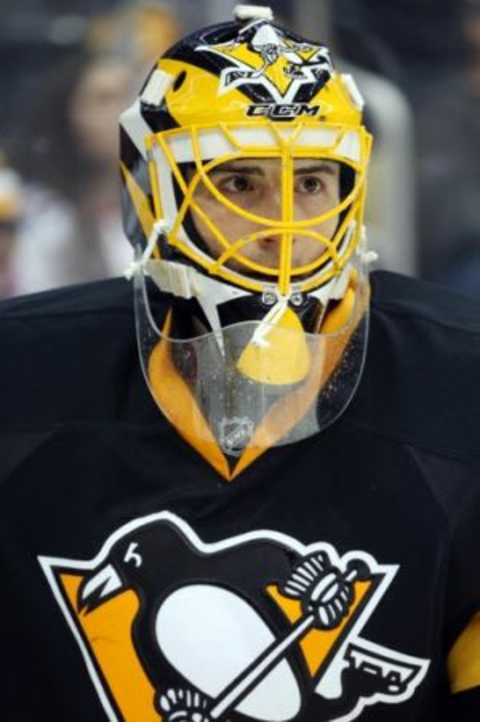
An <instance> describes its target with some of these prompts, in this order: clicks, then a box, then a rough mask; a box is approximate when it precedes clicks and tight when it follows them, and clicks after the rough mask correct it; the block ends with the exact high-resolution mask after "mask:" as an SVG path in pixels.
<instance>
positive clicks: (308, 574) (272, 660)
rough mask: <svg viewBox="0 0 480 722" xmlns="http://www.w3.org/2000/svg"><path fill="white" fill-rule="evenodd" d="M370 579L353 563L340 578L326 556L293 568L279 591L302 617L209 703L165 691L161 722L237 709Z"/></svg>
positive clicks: (197, 720)
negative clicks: (355, 586)
mask: <svg viewBox="0 0 480 722" xmlns="http://www.w3.org/2000/svg"><path fill="white" fill-rule="evenodd" d="M370 577H371V573H370V570H369V569H368V567H367V565H366V564H365V563H364V562H361V561H355V562H352V563H350V564H349V565H348V567H347V570H346V571H345V572H344V573H343V572H341V571H340V569H338V568H337V567H335V566H334V565H332V564H331V562H330V560H329V558H328V556H327V554H326V553H325V552H319V553H316V554H312V555H310V556H308V557H306V558H305V559H303V560H302V561H301V562H300V564H298V565H297V566H296V567H295V569H294V571H293V572H292V574H291V576H290V577H289V579H288V581H287V583H286V584H285V585H284V587H283V589H282V592H283V593H284V594H285V595H287V596H289V597H293V598H296V599H298V600H299V601H300V603H301V606H302V612H303V614H302V616H301V617H300V619H299V620H298V621H297V622H296V623H295V624H294V626H293V627H292V629H291V631H290V632H289V633H288V634H287V635H286V636H285V637H283V638H282V639H279V640H276V641H275V642H273V643H272V644H271V645H270V646H269V647H267V648H266V649H265V650H264V651H263V652H262V653H261V654H259V655H258V656H257V657H256V658H255V659H254V660H253V661H252V662H251V663H250V665H248V667H246V669H244V670H243V671H242V672H241V673H240V674H239V675H238V676H237V677H236V678H235V679H233V680H232V682H230V684H229V685H227V687H226V688H225V689H224V690H223V691H222V692H221V693H220V694H219V695H218V696H217V698H216V699H215V700H213V702H212V701H211V700H209V699H208V698H206V697H204V696H203V695H201V694H200V693H199V692H196V691H192V690H189V689H187V690H185V689H173V688H170V689H168V690H167V691H166V692H165V693H164V694H161V695H160V698H159V707H160V709H161V711H162V713H164V719H165V721H166V722H180V720H181V722H213V721H214V720H219V719H221V718H222V716H223V715H225V714H226V713H227V712H228V711H230V710H232V709H234V708H235V707H237V706H238V705H239V704H240V703H241V701H242V700H243V699H244V698H245V697H246V696H247V695H248V694H249V693H250V692H251V690H252V689H253V688H254V687H255V686H256V685H257V684H258V683H259V682H260V681H261V680H262V679H263V678H264V677H265V676H266V675H267V674H268V673H269V672H270V671H271V670H272V669H273V668H274V667H275V666H276V665H277V664H278V663H279V661H280V660H281V659H282V658H283V657H284V655H285V654H286V652H287V651H288V650H289V649H290V648H291V647H292V645H294V644H295V643H296V642H299V641H301V639H303V637H304V636H305V635H306V634H307V633H308V632H309V631H310V630H312V629H319V630H325V631H326V630H331V629H334V628H335V627H337V626H338V625H339V624H340V623H341V622H342V620H343V619H344V618H345V617H346V616H347V615H348V613H349V610H350V608H351V606H352V604H353V601H354V597H355V594H354V589H353V583H354V581H356V580H359V581H360V580H367V579H369V578H370Z"/></svg>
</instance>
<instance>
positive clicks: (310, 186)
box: [295, 175, 325, 195]
mask: <svg viewBox="0 0 480 722" xmlns="http://www.w3.org/2000/svg"><path fill="white" fill-rule="evenodd" d="M324 190H325V183H324V181H323V179H322V178H321V177H320V176H319V175H302V176H300V177H299V178H297V179H296V182H295V192H296V193H304V194H305V195H318V194H319V193H323V191H324Z"/></svg>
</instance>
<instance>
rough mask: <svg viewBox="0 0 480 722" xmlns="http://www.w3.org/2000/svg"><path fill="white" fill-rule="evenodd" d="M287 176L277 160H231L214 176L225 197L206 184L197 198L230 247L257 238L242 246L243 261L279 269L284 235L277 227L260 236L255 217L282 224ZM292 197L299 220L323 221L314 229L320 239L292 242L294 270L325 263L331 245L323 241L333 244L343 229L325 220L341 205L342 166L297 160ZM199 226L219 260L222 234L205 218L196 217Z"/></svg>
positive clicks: (297, 237) (233, 262)
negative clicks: (321, 258) (322, 257)
mask: <svg viewBox="0 0 480 722" xmlns="http://www.w3.org/2000/svg"><path fill="white" fill-rule="evenodd" d="M282 175H283V173H282V163H281V161H280V160H279V159H276V158H248V159H247V158H245V159H237V160H232V161H227V162H225V163H222V164H221V165H219V166H216V167H215V168H213V169H212V170H211V171H210V173H209V178H210V181H211V183H212V184H213V186H214V187H215V189H216V190H217V191H218V193H219V196H218V195H214V194H213V193H212V192H211V191H210V189H209V188H208V187H207V186H205V185H204V184H199V185H198V186H197V188H196V191H195V195H194V200H195V202H196V203H197V204H198V207H199V208H201V209H202V211H204V212H205V214H206V215H207V216H208V218H209V219H210V220H211V221H212V222H213V225H214V227H215V228H216V229H218V231H220V233H221V234H222V236H224V238H225V239H226V240H227V241H228V242H229V243H235V242H236V241H237V240H238V239H248V238H250V239H252V240H251V241H250V242H247V243H246V244H245V245H244V246H243V247H242V249H241V257H244V258H246V259H248V260H251V261H253V262H254V263H256V264H260V265H262V266H266V267H268V268H277V267H278V265H279V262H280V255H281V238H282V234H281V232H280V231H276V229H275V228H271V229H270V231H269V232H268V233H266V234H265V233H261V234H260V235H258V231H261V230H262V227H261V226H259V224H258V223H255V222H254V221H253V220H251V217H249V216H251V215H252V214H253V215H254V216H259V217H262V218H265V219H271V220H273V221H277V222H278V221H280V220H281V219H282V217H283V215H284V213H285V208H284V207H283V206H284V202H283V200H282V198H283V191H284V178H283V177H282ZM291 196H292V207H291V211H292V216H293V220H294V221H308V220H310V219H311V218H317V217H319V223H318V224H317V225H315V226H313V227H311V228H310V230H312V231H315V232H316V233H317V234H318V236H316V237H313V236H312V235H310V236H306V235H305V234H302V233H301V232H296V233H294V234H293V237H292V244H291V247H292V250H291V254H292V255H291V264H292V266H294V267H298V266H305V265H307V264H309V263H311V262H313V261H315V260H316V259H317V258H319V256H320V255H321V254H322V252H323V251H324V250H325V244H323V243H322V242H321V240H319V236H320V237H324V238H327V239H329V240H330V239H331V238H332V237H333V235H334V233H335V230H336V228H337V225H338V216H337V215H332V216H330V217H327V218H325V220H323V221H322V220H321V217H322V216H323V215H324V214H328V211H330V210H332V209H333V208H335V207H336V206H337V205H338V203H339V201H340V166H339V164H338V163H336V162H333V161H328V160H322V159H309V158H302V159H295V160H294V163H293V180H292V188H291ZM220 197H221V199H222V200H220ZM223 200H226V201H227V202H228V203H227V204H226V203H224V202H223ZM229 204H231V205H229ZM232 205H233V206H235V207H236V208H237V209H241V210H242V211H246V212H247V213H248V214H249V216H246V215H243V214H239V213H238V212H234V211H233V210H232V209H231V206H232ZM195 225H196V227H197V230H198V231H199V233H200V235H201V237H202V238H203V240H204V242H205V244H206V245H207V247H208V249H209V251H210V253H211V254H212V256H213V257H214V258H218V257H219V256H220V255H221V253H222V251H223V250H224V247H223V246H222V244H221V243H220V241H219V240H218V237H217V236H218V234H216V233H215V232H214V231H213V230H212V226H211V225H208V224H207V223H206V222H205V221H204V220H203V219H202V217H200V216H199V215H197V216H196V217H195ZM228 266H229V267H230V268H232V269H235V270H240V271H244V272H245V270H246V269H245V267H244V266H243V264H242V263H241V261H239V260H237V259H236V258H232V259H230V261H229V262H228Z"/></svg>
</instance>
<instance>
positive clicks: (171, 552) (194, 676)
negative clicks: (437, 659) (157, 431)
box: [39, 511, 429, 722]
mask: <svg viewBox="0 0 480 722" xmlns="http://www.w3.org/2000/svg"><path fill="white" fill-rule="evenodd" d="M39 561H40V564H41V566H42V568H43V570H44V572H45V574H46V576H47V579H48V582H49V584H50V586H51V589H52V591H53V594H54V595H55V597H56V600H57V602H58V604H59V605H60V607H61V609H62V612H63V614H64V616H65V619H66V621H67V623H68V625H69V626H70V628H71V630H72V632H73V634H74V636H75V638H76V640H77V642H78V644H79V647H80V649H81V652H82V655H83V658H84V660H85V664H86V666H87V669H88V672H89V674H90V676H91V679H92V681H93V684H94V686H95V689H96V691H97V693H98V696H99V699H100V702H101V703H102V705H103V707H104V709H105V712H106V715H107V718H108V719H109V720H112V721H116V722H119V721H120V720H122V721H125V722H138V720H142V722H158V721H159V720H164V722H183V721H185V722H214V721H215V720H219V721H220V722H227V720H229V721H230V722H235V721H236V720H249V721H250V720H252V721H254V720H255V721H258V722H293V721H298V722H300V721H301V720H302V719H308V720H312V719H315V720H323V719H328V720H339V721H340V720H342V721H343V722H347V721H348V720H353V719H355V718H357V717H360V716H361V714H362V711H363V710H364V709H365V707H368V706H370V705H374V704H378V703H386V704H398V703H401V702H404V701H405V700H407V699H409V698H410V697H411V696H412V695H413V694H414V692H415V689H416V688H417V687H418V685H419V684H420V683H421V681H422V680H423V678H424V676H425V674H426V672H427V669H428V665H429V662H428V661H427V660H425V659H421V658H418V657H414V656H411V655H408V654H405V653H403V652H399V651H396V650H393V649H390V648H387V647H384V646H381V645H380V644H377V643H376V642H372V641H370V640H369V639H366V638H365V637H363V636H360V633H361V632H362V629H363V627H364V626H365V624H366V623H367V621H368V619H369V618H370V616H371V615H372V614H373V613H374V612H375V609H376V608H377V606H378V605H379V603H380V602H381V599H382V597H383V596H384V594H385V592H386V591H387V589H388V587H389V585H390V583H391V581H392V579H393V577H394V575H395V574H396V572H397V570H398V567H396V566H394V565H386V564H378V563H377V562H376V561H375V559H374V558H373V557H371V556H370V555H369V554H367V553H365V552H361V551H354V552H349V553H347V554H345V555H343V556H339V555H338V554H337V552H336V550H335V549H334V548H333V547H332V546H331V545H329V544H326V543H323V542H319V543H316V544H312V545H309V546H304V545H303V544H301V543H300V542H298V541H296V540H295V539H293V538H291V537H289V536H286V535H284V534H280V533H277V532H274V531H256V532H249V533H246V534H242V535H240V536H236V537H232V538H229V539H223V540H221V541H217V542H215V543H205V542H203V541H202V540H201V539H200V538H199V537H198V536H197V534H196V533H195V532H194V531H193V530H192V529H191V527H190V526H189V525H188V524H187V523H186V522H185V521H184V520H182V519H181V518H179V517H178V516H176V515H174V514H172V513H170V512H167V511H165V512H161V513H158V514H153V515H151V516H148V517H144V518H141V519H138V520H135V521H132V522H131V523H129V524H127V525H125V526H123V527H122V528H120V529H118V530H117V531H116V532H115V533H114V534H112V535H111V536H110V537H109V539H108V540H107V541H106V543H105V544H104V546H103V547H102V549H101V551H100V552H99V554H98V555H97V556H96V557H95V558H94V559H92V560H90V561H74V560H69V559H61V558H50V557H39Z"/></svg>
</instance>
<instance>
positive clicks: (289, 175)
mask: <svg viewBox="0 0 480 722" xmlns="http://www.w3.org/2000/svg"><path fill="white" fill-rule="evenodd" d="M258 125H262V126H264V127H267V128H268V129H269V130H271V131H272V133H273V135H274V136H275V137H276V139H277V147H276V148H275V149H272V150H269V149H266V148H265V146H258V147H252V146H251V144H249V149H248V150H245V149H244V148H243V147H242V146H241V144H240V143H239V142H238V140H237V139H236V138H235V135H234V133H233V132H232V130H233V128H237V129H238V128H239V127H241V124H239V123H231V124H226V123H221V124H218V125H215V126H212V125H198V126H191V127H190V128H182V129H173V130H169V131H165V132H163V133H152V134H151V135H149V136H147V137H146V139H145V145H146V149H147V155H148V170H149V177H150V184H151V189H152V195H153V203H154V211H155V221H159V220H164V218H165V214H164V212H163V208H162V202H161V196H160V187H159V182H158V175H157V168H156V160H155V157H154V146H155V145H158V146H159V147H160V149H161V151H163V154H164V157H165V158H166V160H167V162H168V164H169V166H170V170H171V172H172V173H173V175H174V177H175V179H176V181H177V183H178V185H179V187H180V189H181V191H182V193H183V194H184V200H183V202H182V205H181V207H180V209H178V211H177V214H176V218H175V220H174V223H173V227H172V229H171V231H170V232H169V233H168V234H167V238H168V243H169V244H170V245H171V246H172V247H174V248H176V249H177V250H179V251H180V252H181V253H182V254H183V255H185V256H186V257H187V258H189V259H190V260H192V261H194V262H195V263H197V264H198V265H199V266H200V267H202V268H204V269H205V270H206V271H208V273H209V274H210V275H215V276H218V277H220V278H222V279H224V280H226V281H227V282H230V283H233V284H234V285H236V286H240V287H243V288H245V289H247V290H249V291H254V292H260V293H261V292H262V291H264V290H265V283H262V282H261V281H258V280H254V279H252V278H251V277H249V276H245V275H243V274H242V273H241V272H237V271H232V270H231V269H228V268H227V267H226V266H225V265H224V263H225V262H227V261H228V260H230V259H231V258H235V259H236V260H237V261H238V262H240V263H241V264H242V265H243V266H245V267H247V268H249V269H250V270H252V271H255V272H257V273H260V274H262V275H263V276H266V277H269V276H272V277H275V278H277V279H278V285H277V287H278V290H279V293H280V294H281V295H282V296H288V295H289V294H290V293H291V284H292V277H293V281H294V280H295V277H296V276H305V275H309V278H308V279H306V280H304V281H302V282H300V284H297V283H296V284H295V290H296V291H302V292H308V291H312V290H314V289H315V288H318V287H320V286H322V285H324V284H325V283H327V282H328V281H330V280H331V279H332V278H333V277H335V276H337V275H338V274H339V273H340V272H341V271H342V270H343V268H344V267H345V265H346V264H347V263H348V261H349V259H350V258H351V256H352V254H353V252H354V250H355V249H356V248H357V246H358V245H359V242H360V239H361V234H362V228H363V216H364V202H365V195H366V168H367V165H368V160H369V156H370V149H371V141H372V138H371V136H370V134H369V133H367V131H366V130H365V129H364V128H363V127H360V128H358V129H352V128H351V126H347V125H340V124H335V125H324V126H323V128H326V129H328V130H333V131H335V132H336V133H337V136H336V140H335V142H334V143H333V144H332V145H330V146H327V147H323V148H322V150H321V152H319V149H318V147H315V148H313V147H312V146H295V141H296V139H297V138H298V136H299V134H300V133H301V131H302V130H303V129H304V128H307V129H308V128H311V127H313V128H314V129H316V128H317V127H318V125H317V126H315V125H313V124H310V123H299V124H298V126H297V127H296V129H295V131H294V132H293V133H292V134H291V135H290V137H288V138H284V137H283V136H282V135H281V134H280V132H279V131H278V130H277V128H276V126H275V124H274V123H273V122H272V121H269V120H265V121H263V122H262V123H256V126H258ZM245 127H248V126H247V125H245ZM230 128H232V130H230ZM212 129H215V130H220V131H221V132H223V134H224V135H225V136H226V138H227V140H228V141H229V142H230V144H231V145H232V146H233V147H236V148H237V149H238V150H236V151H235V152H231V153H225V154H223V155H222V156H221V158H219V159H214V160H210V161H209V162H208V163H204V162H203V160H202V157H201V155H202V154H201V148H200V140H199V134H200V133H201V132H202V131H211V130H212ZM352 132H354V133H355V134H356V135H357V137H358V141H359V156H360V160H359V162H358V163H355V162H354V161H352V160H351V159H349V158H347V157H345V156H343V155H340V154H338V152H337V149H338V148H339V147H340V146H341V144H342V142H343V141H344V140H345V137H346V136H347V135H348V134H349V133H352ZM186 133H190V139H191V142H192V149H193V161H192V162H194V163H195V167H196V173H195V175H194V176H193V178H192V179H191V181H190V182H189V183H188V184H187V182H186V181H185V178H184V177H183V175H182V173H181V171H180V168H179V166H178V162H177V160H176V158H175V156H174V154H173V152H172V150H171V148H170V147H169V145H168V139H169V138H171V137H174V136H175V135H184V134H186ZM246 158H257V159H258V158H275V159H279V160H281V163H282V171H283V172H282V209H283V215H282V219H281V220H279V221H275V220H273V219H267V218H265V217H263V216H257V215H256V214H253V213H250V212H249V211H246V210H244V209H242V208H240V207H238V206H236V205H235V204H234V203H232V202H231V201H229V199H228V198H225V197H224V196H223V195H222V194H221V193H220V191H219V190H218V189H217V188H216V187H215V186H214V184H213V183H212V181H211V180H210V178H209V177H208V173H209V172H210V171H211V170H212V169H213V168H216V167H217V166H219V165H222V164H224V163H226V162H228V161H232V160H238V159H246ZM297 158H308V159H311V158H319V159H320V158H321V159H322V160H332V161H335V162H338V163H343V164H346V165H348V166H350V167H351V168H352V170H353V171H354V173H355V182H354V186H353V188H352V190H351V191H350V193H349V194H348V195H347V196H346V197H345V198H344V199H343V200H341V202H340V203H339V204H337V205H336V206H334V208H332V209H330V210H328V211H326V212H325V213H323V214H321V215H319V216H315V217H314V218H311V219H309V220H303V221H295V220H294V219H293V211H294V207H293V179H294V173H293V163H294V160H295V159H297ZM200 182H203V183H204V184H205V186H206V187H207V188H208V190H209V191H210V192H211V193H212V195H213V196H214V197H215V198H216V199H217V200H218V201H219V203H221V204H223V205H224V206H225V207H227V208H229V209H230V210H231V211H232V212H233V213H235V214H236V215H237V216H240V217H243V218H246V219H248V220H251V221H252V222H255V223H256V224H258V225H262V226H265V227H267V229H268V230H265V231H257V232H255V233H252V234H249V235H248V236H247V237H242V238H240V239H238V240H237V241H235V242H234V243H233V244H232V243H231V242H229V241H228V240H227V239H226V238H225V236H224V235H223V234H222V232H221V231H220V229H219V228H217V226H216V225H215V224H214V223H213V221H212V220H211V219H210V218H209V217H208V215H207V214H206V213H205V212H204V211H203V210H202V208H201V207H199V206H198V204H197V202H196V201H194V200H193V194H194V193H195V190H196V188H197V186H198V185H199V183H200ZM190 209H191V210H193V211H194V212H195V213H196V214H197V215H198V216H199V217H200V218H202V220H203V221H204V222H205V223H206V225H207V226H208V228H209V229H210V230H211V232H212V233H213V234H214V236H215V238H216V239H217V240H218V241H219V243H220V244H221V245H222V246H223V248H224V249H225V251H224V252H223V253H222V254H221V255H220V257H219V258H217V259H213V258H208V256H206V255H205V254H202V253H201V252H200V251H199V250H197V249H196V248H195V247H193V245H190V244H188V243H186V242H185V241H184V240H182V239H181V238H179V237H178V232H179V230H180V228H181V227H182V224H183V222H184V220H185V216H186V214H187V212H188V211H189V210H190ZM346 209H348V211H347V213H346V214H345V216H344V218H343V219H342V221H341V223H340V225H339V227H338V228H337V230H336V232H335V234H334V236H333V238H332V239H328V238H327V237H325V236H324V235H323V234H321V233H318V232H317V231H314V230H310V229H311V226H314V225H318V224H319V223H323V222H324V221H326V220H328V219H329V218H331V217H332V216H339V215H340V214H341V213H342V211H344V210H346ZM352 222H354V228H353V232H352V233H351V234H350V236H349V237H348V242H347V243H346V244H344V243H342V240H343V239H344V237H345V234H346V233H348V228H349V227H350V224H351V223H352ZM272 229H278V231H279V232H281V233H282V241H281V253H280V264H279V269H278V270H277V269H272V268H270V267H267V266H263V265H261V264H258V263H255V262H254V261H252V260H251V259H248V258H246V257H244V256H243V255H241V254H239V253H238V252H239V251H241V249H242V248H243V247H244V246H245V245H247V244H248V243H251V242H252V241H254V240H256V239H257V238H260V237H262V234H263V235H265V234H267V233H270V232H271V230H272ZM295 232H297V233H300V235H301V234H302V232H303V235H305V236H309V237H313V238H316V239H317V240H318V241H319V243H321V244H322V245H323V246H326V249H325V251H324V252H323V253H322V254H321V255H320V256H319V258H317V259H316V260H315V261H313V262H311V263H309V264H306V265H303V266H300V267H297V268H295V269H292V268H291V259H292V240H293V234H294V233H295ZM342 246H343V247H342ZM339 248H341V255H339V254H338V249H339ZM154 254H155V256H156V257H157V258H158V257H159V256H160V254H159V251H158V248H156V249H155V252H154ZM319 269H320V273H316V274H314V275H313V277H312V273H314V272H315V271H317V270H319Z"/></svg>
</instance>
